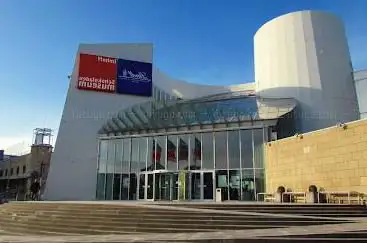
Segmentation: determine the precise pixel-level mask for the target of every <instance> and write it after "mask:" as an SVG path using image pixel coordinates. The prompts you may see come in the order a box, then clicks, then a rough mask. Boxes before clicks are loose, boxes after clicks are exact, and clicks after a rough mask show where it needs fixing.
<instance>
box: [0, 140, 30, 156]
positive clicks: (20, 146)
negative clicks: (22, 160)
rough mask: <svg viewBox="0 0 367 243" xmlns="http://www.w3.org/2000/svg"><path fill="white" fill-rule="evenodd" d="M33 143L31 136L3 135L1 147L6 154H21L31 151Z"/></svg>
mask: <svg viewBox="0 0 367 243" xmlns="http://www.w3.org/2000/svg"><path fill="white" fill-rule="evenodd" d="M31 143H32V138H31V137H25V136H24V137H1V138H0V148H1V149H4V150H5V154H12V155H20V154H24V153H27V152H29V150H30V145H31Z"/></svg>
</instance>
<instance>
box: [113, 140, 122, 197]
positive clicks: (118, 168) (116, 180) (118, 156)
mask: <svg viewBox="0 0 367 243" xmlns="http://www.w3.org/2000/svg"><path fill="white" fill-rule="evenodd" d="M114 142H115V163H114V177H113V195H112V199H113V200H120V191H121V173H122V140H121V139H117V140H115V141H114Z"/></svg>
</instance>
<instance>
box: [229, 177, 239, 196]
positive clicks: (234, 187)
mask: <svg viewBox="0 0 367 243" xmlns="http://www.w3.org/2000/svg"><path fill="white" fill-rule="evenodd" d="M240 191H241V170H230V171H229V200H240V194H241V193H240Z"/></svg>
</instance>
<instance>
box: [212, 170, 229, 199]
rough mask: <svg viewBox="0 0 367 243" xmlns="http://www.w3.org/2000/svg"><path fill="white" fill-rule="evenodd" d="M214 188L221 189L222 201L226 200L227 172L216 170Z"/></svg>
mask: <svg viewBox="0 0 367 243" xmlns="http://www.w3.org/2000/svg"><path fill="white" fill-rule="evenodd" d="M215 176H216V184H217V185H216V186H217V188H221V189H222V193H223V194H222V196H223V197H222V200H228V184H229V183H228V182H229V181H228V171H227V170H216V171H215Z"/></svg>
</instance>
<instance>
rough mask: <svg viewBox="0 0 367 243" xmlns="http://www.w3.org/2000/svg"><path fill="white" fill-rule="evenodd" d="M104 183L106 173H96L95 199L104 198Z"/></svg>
mask: <svg viewBox="0 0 367 243" xmlns="http://www.w3.org/2000/svg"><path fill="white" fill-rule="evenodd" d="M105 184H106V174H105V173H98V174H97V193H96V194H97V195H96V197H97V200H105Z"/></svg>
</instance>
